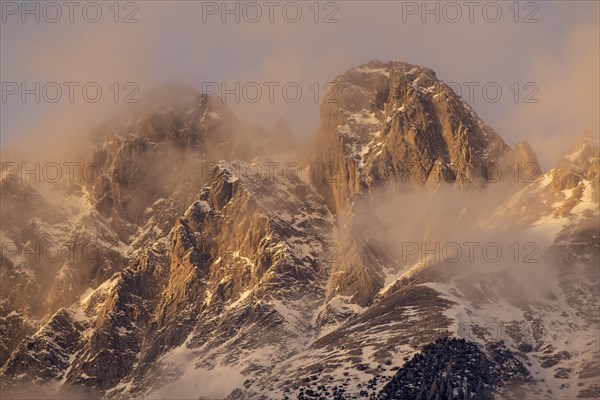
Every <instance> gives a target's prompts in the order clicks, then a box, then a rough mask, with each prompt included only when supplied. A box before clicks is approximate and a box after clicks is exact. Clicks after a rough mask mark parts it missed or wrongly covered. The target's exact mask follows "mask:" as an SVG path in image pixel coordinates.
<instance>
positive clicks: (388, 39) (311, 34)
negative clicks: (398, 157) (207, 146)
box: [0, 1, 600, 167]
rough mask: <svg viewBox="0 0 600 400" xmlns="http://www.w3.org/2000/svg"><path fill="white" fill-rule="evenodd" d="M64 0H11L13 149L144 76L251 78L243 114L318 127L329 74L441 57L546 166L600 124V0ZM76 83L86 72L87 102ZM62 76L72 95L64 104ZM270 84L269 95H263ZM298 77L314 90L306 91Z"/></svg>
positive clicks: (94, 118) (65, 124)
mask: <svg viewBox="0 0 600 400" xmlns="http://www.w3.org/2000/svg"><path fill="white" fill-rule="evenodd" d="M63 3H64V2H62V1H58V2H46V3H40V2H34V1H32V2H28V4H27V5H26V6H23V5H22V2H21V1H19V2H4V1H3V2H2V28H1V32H0V34H1V35H0V36H1V43H0V44H1V46H0V48H1V80H2V84H3V87H2V95H3V98H2V115H1V117H2V118H1V126H0V129H1V133H2V146H3V147H4V146H6V145H7V144H10V143H12V142H13V141H15V140H16V139H18V138H22V137H25V136H27V135H31V134H37V135H40V134H41V135H43V137H45V138H54V137H56V138H58V137H60V136H61V133H63V132H67V131H71V132H84V131H85V129H86V127H88V126H92V125H94V124H96V123H98V122H100V121H102V120H103V119H104V118H107V117H108V116H109V115H110V114H111V113H113V112H115V110H118V109H119V108H122V107H124V104H123V101H124V100H125V97H126V95H127V94H129V93H132V90H133V89H135V88H139V92H138V93H137V94H134V95H133V97H132V98H134V99H135V98H140V97H141V96H142V95H143V93H144V92H146V91H148V90H151V89H152V88H154V87H156V86H159V85H161V84H164V83H169V82H173V81H179V82H184V83H187V84H189V85H191V86H194V87H196V88H197V89H199V90H202V88H203V87H205V88H213V87H214V84H211V83H210V82H214V83H215V84H216V85H217V86H219V85H221V84H222V83H225V84H226V87H227V88H229V89H235V87H236V86H235V82H239V88H240V90H238V91H237V93H238V95H239V97H240V98H239V101H238V102H236V101H235V99H234V95H233V94H230V95H228V96H227V97H226V98H225V100H226V101H227V102H228V103H230V104H231V106H232V107H233V108H234V110H235V111H236V112H237V113H238V114H239V116H240V117H241V118H243V119H246V120H250V121H256V122H257V123H260V124H264V125H265V126H267V127H271V126H273V124H274V123H276V122H277V121H278V120H280V119H285V120H286V121H287V122H288V123H289V125H290V126H291V127H292V129H293V130H294V131H295V132H297V133H298V134H305V135H309V134H312V133H313V132H314V130H315V129H316V127H317V126H318V123H319V112H318V103H317V102H316V101H315V96H317V97H320V98H317V99H316V100H321V99H322V97H323V89H324V86H325V85H326V84H327V82H329V81H331V80H332V79H333V78H334V77H335V76H336V75H338V74H340V73H343V72H344V71H346V70H348V69H350V68H351V67H353V66H355V65H358V64H361V63H364V62H367V61H369V60H373V59H377V60H381V61H388V60H402V61H406V62H409V63H413V64H419V65H422V66H427V67H429V68H431V69H433V70H434V71H436V73H437V76H438V77H439V78H441V79H442V80H444V81H446V82H455V84H454V86H455V87H460V88H461V89H462V94H463V97H465V98H466V99H467V100H469V102H470V103H471V104H472V105H473V107H474V108H475V110H476V111H477V112H478V113H479V114H480V116H481V117H482V118H483V119H484V120H485V121H486V122H488V123H489V124H490V125H491V126H492V127H494V128H495V129H496V130H497V131H498V132H499V133H500V134H501V135H502V136H503V137H504V138H505V139H506V141H507V142H508V143H509V144H510V145H514V144H515V143H516V142H519V141H521V140H529V141H530V143H531V144H532V146H533V147H534V150H535V151H536V153H537V154H538V157H539V158H540V161H542V163H543V166H544V167H550V166H552V165H553V164H554V163H555V162H556V160H557V158H558V157H559V156H560V155H561V154H564V153H565V151H566V146H568V145H570V144H571V143H572V142H573V141H575V140H576V139H577V137H578V136H579V135H580V134H581V133H582V132H583V131H584V130H585V129H589V130H592V131H594V132H596V133H598V131H599V127H598V119H599V116H598V109H599V107H600V105H599V78H598V76H599V58H600V56H599V47H600V43H599V36H600V35H599V18H600V16H599V13H600V10H599V2H597V1H580V2H577V1H546V2H513V1H498V2H471V3H469V2H463V1H458V2H427V3H423V2H420V1H419V2H410V1H409V2H403V1H379V2H377V1H338V2H320V3H315V2H313V1H306V2H296V3H294V2H287V1H282V2H278V1H275V2H265V1H257V2H250V5H247V4H248V3H237V2H228V3H227V4H226V5H225V4H224V3H222V2H201V1H168V2H167V1H138V2H121V3H120V4H118V7H115V6H114V2H112V1H108V2H96V3H94V2H76V3H75V6H73V8H72V9H71V10H70V9H69V8H68V7H67V6H65V5H64V4H63ZM48 4H51V5H48ZM424 4H426V5H424ZM23 7H28V9H27V10H34V11H33V13H25V12H24V11H26V10H24V9H23ZM36 7H37V10H39V22H36V21H35V18H36V15H35V12H36V11H35V10H36ZM224 7H227V10H233V12H231V13H226V12H225V11H227V10H225V9H224ZM425 7H426V9H425ZM98 9H100V10H101V15H99V16H97V15H98V14H97V11H98ZM298 10H300V11H301V16H300V15H299V14H298ZM69 11H72V15H69ZM117 11H118V14H117ZM317 11H318V15H317ZM58 12H60V13H61V15H59V14H58ZM257 12H260V13H261V15H260V16H259V15H258V14H257ZM271 12H272V13H271ZM236 17H237V18H239V22H236V21H235V19H236ZM70 18H72V19H73V22H70ZM223 18H224V19H225V22H223V21H222V19H223ZM23 19H25V22H22V20H23ZM115 19H116V20H117V22H115ZM125 19H128V20H130V21H135V20H137V22H131V23H125V22H124V20H125ZM271 19H272V21H273V22H271ZM315 19H316V21H317V22H315ZM436 19H437V21H436ZM53 20H56V22H52V21H53ZM94 20H97V22H92V21H94ZM253 20H256V22H252V21H253ZM294 20H298V21H297V22H293V21H294ZM325 21H328V23H326V22H325ZM336 21H337V22H336ZM35 82H39V83H40V90H39V94H40V102H39V103H36V101H35V100H36V99H35V97H34V95H33V94H29V95H26V97H25V99H24V102H23V99H22V98H21V96H20V95H21V94H22V93H20V91H21V89H22V86H21V84H22V83H25V85H26V86H27V88H30V89H34V88H35V86H34V85H35ZM51 82H55V83H56V84H50V85H48V83H51ZM65 82H77V83H79V86H76V87H74V92H73V103H70V102H69V90H68V86H66V85H65ZM90 82H91V83H93V82H95V83H97V85H96V86H98V87H100V88H101V89H102V96H101V97H100V100H99V101H98V102H96V103H91V102H89V101H86V100H85V98H84V96H83V93H82V87H83V86H84V85H85V84H88V86H87V87H86V88H87V90H88V92H87V94H88V95H89V97H90V98H93V97H94V96H95V88H94V84H91V85H90V84H89V83H90ZM128 82H133V84H130V85H129V86H127V85H126V84H127V83H128ZM471 82H472V83H471ZM115 83H117V85H116V86H115V85H114V84H115ZM57 85H58V86H60V87H61V88H62V94H61V96H60V97H59V98H58V100H56V102H55V103H51V102H50V100H53V99H55V98H56V97H57V94H56V93H57V92H56V86H57ZM469 85H471V86H473V87H474V91H473V93H472V95H473V97H472V98H470V99H469ZM257 86H258V87H260V88H261V90H262V96H261V97H260V99H259V101H257V102H256V103H254V102H253V101H255V100H256V95H257V92H256V87H257ZM117 87H118V88H119V92H118V93H117V92H116V88H117ZM243 87H246V89H247V91H246V92H244V91H243V90H242V88H243ZM269 87H272V88H273V92H272V96H273V97H272V100H273V101H272V102H270V101H269V100H271V99H269V94H270V93H269ZM284 87H285V88H286V90H287V92H284V89H283V88H284ZM298 87H299V88H300V89H301V90H302V96H301V97H300V99H299V100H298V101H297V102H292V100H294V97H296V90H297V88H298ZM484 87H485V88H486V91H484ZM15 88H18V90H19V93H16V94H14V95H13V94H11V93H12V92H13V91H14V90H15ZM317 88H318V89H317ZM498 88H500V90H501V92H502V95H501V97H498V95H497V90H498ZM34 90H35V89H34ZM44 90H45V91H44ZM115 95H117V102H116V103H115V98H114V97H115ZM286 95H287V98H286ZM528 101H537V102H534V103H531V102H528ZM71 140H73V139H71Z"/></svg>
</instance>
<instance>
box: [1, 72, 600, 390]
mask: <svg viewBox="0 0 600 400" xmlns="http://www.w3.org/2000/svg"><path fill="white" fill-rule="evenodd" d="M331 88H332V89H331V90H332V91H333V92H332V93H330V94H329V95H328V96H327V97H326V99H327V101H325V102H324V103H323V104H322V106H321V127H320V129H319V131H318V133H317V135H316V136H315V138H314V140H313V141H312V142H311V146H310V150H309V151H300V152H299V154H297V155H294V156H293V157H292V158H291V159H287V158H289V157H290V156H289V154H290V152H289V149H285V148H284V147H283V146H281V143H282V140H281V138H280V135H279V130H281V131H282V132H281V134H282V135H284V136H285V137H288V136H289V131H288V129H287V128H285V126H284V125H280V126H279V127H280V128H279V129H278V130H276V131H274V132H270V131H268V130H266V129H262V128H260V127H256V126H251V125H248V124H245V123H244V122H242V121H240V120H239V119H237V118H236V116H235V115H234V113H233V112H232V111H231V110H230V109H229V108H228V107H227V105H225V104H223V103H222V102H220V101H219V100H218V99H216V98H212V97H210V96H206V95H203V94H201V93H198V92H197V91H195V90H193V89H190V88H188V87H185V86H182V85H168V86H166V87H163V88H160V89H157V90H156V91H154V92H152V93H150V94H149V95H148V96H147V97H146V98H145V99H144V101H142V102H141V103H140V104H138V105H135V106H134V107H131V108H130V109H127V110H124V111H123V113H122V114H120V115H117V116H116V117H114V118H112V119H111V120H109V121H107V122H106V123H105V124H102V125H101V126H98V127H97V128H95V129H94V130H93V132H92V134H91V141H92V146H91V147H92V150H91V151H90V152H89V154H88V155H86V157H87V158H86V159H85V160H84V161H85V162H86V163H87V164H88V165H91V166H92V167H93V169H94V171H96V172H97V173H95V174H92V177H90V175H83V174H82V175H78V176H77V177H76V179H74V180H73V181H68V182H61V183H59V184H54V185H50V184H48V183H45V184H44V183H42V184H39V183H36V182H30V181H27V180H25V179H22V174H21V173H20V170H19V169H14V168H13V169H11V170H10V171H9V172H10V173H6V174H5V173H4V172H3V176H2V183H1V185H2V186H1V194H2V195H1V201H2V214H1V217H2V229H1V231H0V232H1V234H2V244H3V245H2V253H1V260H0V261H1V271H0V276H1V278H2V282H3V285H2V286H1V287H0V294H1V298H0V365H1V367H0V385H1V389H2V391H3V396H4V394H5V393H6V394H7V396H8V398H28V397H32V396H33V397H35V396H37V397H40V396H43V397H56V398H98V399H164V398H189V399H225V398H227V399H231V400H233V399H310V398H313V399H351V398H372V399H392V398H394V399H396V398H397V399H403V398H407V399H408V398H415V397H414V396H421V397H416V398H436V396H444V397H443V398H452V399H455V398H456V399H460V400H462V399H471V398H485V399H488V398H494V397H495V398H502V399H523V398H527V399H529V398H531V399H556V398H598V397H599V396H600V385H598V377H599V374H600V349H599V348H598V336H597V333H598V329H599V328H600V326H599V324H600V316H599V315H598V313H597V310H598V305H599V304H598V299H599V295H600V293H599V288H600V277H599V272H600V271H599V270H598V263H599V262H600V257H599V253H600V247H599V245H598V235H599V232H598V224H599V223H600V221H599V215H600V214H599V209H598V208H599V204H600V202H599V200H598V196H599V191H598V172H599V170H600V168H599V166H600V157H599V155H598V141H597V138H595V137H594V136H593V135H586V136H584V137H583V138H582V139H581V140H580V141H579V143H578V144H577V145H576V146H575V148H574V149H573V151H572V152H571V153H570V154H569V155H567V156H566V157H565V158H564V159H563V160H562V161H561V162H560V164H559V165H558V166H557V167H556V168H554V169H552V170H550V171H547V172H543V173H542V171H540V167H539V164H538V162H537V158H536V156H535V154H534V152H533V150H532V149H531V147H530V146H529V145H528V144H527V143H526V142H524V143H520V144H517V145H516V146H515V147H514V149H511V148H510V147H509V146H508V145H507V144H506V143H505V142H504V141H503V139H502V138H501V137H500V136H499V134H498V133H496V132H495V131H494V130H493V129H492V128H490V127H489V126H487V125H486V124H485V123H484V122H483V121H482V120H481V119H480V118H479V117H478V116H477V114H476V113H475V112H474V111H473V110H472V109H471V108H470V106H469V105H468V104H467V103H466V102H465V101H463V100H462V99H461V98H460V97H458V96H457V95H456V94H455V93H454V92H453V91H452V90H451V89H450V87H448V86H447V85H446V84H444V83H443V82H441V81H439V80H438V79H437V78H436V76H435V73H434V72H433V71H431V70H429V69H427V68H422V67H418V66H414V65H410V64H406V63H403V62H396V61H395V62H389V63H382V62H376V61H373V62H370V63H367V64H364V65H361V66H358V67H355V68H352V69H351V70H349V71H347V72H346V73H344V74H342V75H340V76H339V77H337V78H336V79H335V80H334V84H333V85H331ZM276 144H277V145H276ZM282 159H286V161H288V162H290V163H291V162H293V165H294V166H295V167H297V168H294V169H293V171H292V170H290V169H288V168H281V162H280V161H281V160H282ZM11 165H12V164H11ZM498 171H500V172H501V173H500V174H498ZM515 171H516V172H517V175H515ZM508 172H510V173H508ZM65 243H68V244H69V246H70V247H69V249H70V250H71V251H69V252H66V253H64V254H62V256H61V257H50V256H49V254H50V253H48V251H46V250H47V249H48V248H49V247H51V246H53V247H56V245H57V244H60V245H62V246H64V245H65ZM490 248H493V250H494V251H495V252H494V251H490V250H489V249H490ZM36 249H37V250H36ZM40 249H41V250H43V251H40ZM80 249H84V250H85V251H80ZM498 249H499V250H498ZM498 251H499V252H498ZM40 393H41V394H40ZM411 396H412V397H411ZM422 396H425V397H422ZM461 396H462V397H461ZM440 398H442V397H440Z"/></svg>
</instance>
